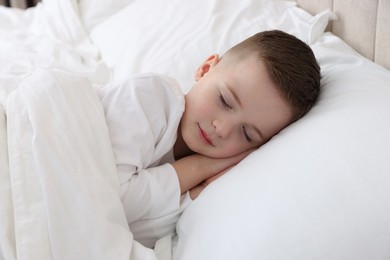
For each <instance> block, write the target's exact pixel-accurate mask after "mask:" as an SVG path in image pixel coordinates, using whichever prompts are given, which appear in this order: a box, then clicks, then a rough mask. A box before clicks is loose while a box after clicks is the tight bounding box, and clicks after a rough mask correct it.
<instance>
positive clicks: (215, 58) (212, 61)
mask: <svg viewBox="0 0 390 260" xmlns="http://www.w3.org/2000/svg"><path fill="white" fill-rule="evenodd" d="M219 61H220V58H219V55H218V54H213V55H211V56H210V57H208V58H207V60H205V61H204V62H203V63H202V64H201V65H200V66H199V68H198V69H197V70H196V71H195V75H194V77H195V80H196V81H198V80H200V79H201V78H202V77H203V76H204V75H205V74H206V73H207V72H209V71H210V70H211V69H212V68H214V66H215V65H217V64H218V62H219Z"/></svg>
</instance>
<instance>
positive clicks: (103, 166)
mask: <svg viewBox="0 0 390 260" xmlns="http://www.w3.org/2000/svg"><path fill="white" fill-rule="evenodd" d="M4 116H5V115H4V112H3V113H2V114H1V117H0V122H1V132H0V133H1V135H0V138H1V143H2V144H7V142H6V141H5V140H6V138H8V159H7V153H4V151H6V150H7V146H5V145H2V146H1V149H2V153H1V155H2V156H1V158H0V165H1V169H5V170H2V172H1V180H0V181H1V182H0V183H1V197H0V199H1V202H0V205H1V218H0V219H1V226H2V227H5V229H4V230H2V232H1V235H2V237H1V240H0V242H1V252H2V254H0V256H1V255H3V257H4V258H5V259H157V255H156V252H155V251H153V250H151V249H148V248H145V247H143V246H142V245H140V244H139V243H137V242H135V241H133V235H132V233H131V232H130V230H129V228H128V225H127V220H126V217H125V213H124V211H123V207H122V205H121V201H120V197H119V184H118V179H117V174H116V167H115V162H114V159H113V154H112V150H111V143H110V139H109V135H108V130H107V126H106V122H105V117H104V112H103V109H102V105H101V103H100V100H99V98H98V97H97V95H96V93H95V90H94V89H93V87H92V85H91V84H90V82H89V81H88V80H87V79H86V78H85V77H81V76H75V75H73V74H70V73H66V72H61V71H51V70H42V69H38V70H36V71H34V72H33V73H32V74H31V75H29V76H27V77H25V78H24V79H23V80H22V81H21V83H20V84H19V87H18V88H17V89H15V90H14V91H12V92H11V94H10V95H9V96H8V98H7V113H6V122H5V117H4ZM6 124H7V129H5V125H6ZM6 132H7V134H5V133H6ZM6 136H7V137H6ZM8 160H9V168H8V167H7V161H8ZM170 243H171V240H170V239H169V238H168V239H167V238H165V239H163V240H162V241H160V242H159V244H158V246H157V248H156V250H157V251H159V252H160V253H159V254H160V256H161V257H162V255H165V257H166V258H165V259H170V251H171V244H170ZM160 259H161V258H160Z"/></svg>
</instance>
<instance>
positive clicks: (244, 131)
mask: <svg viewBox="0 0 390 260" xmlns="http://www.w3.org/2000/svg"><path fill="white" fill-rule="evenodd" d="M242 132H243V133H244V136H245V139H246V140H247V141H248V142H249V143H251V142H252V138H250V136H249V135H248V133H247V132H246V129H245V126H242Z"/></svg>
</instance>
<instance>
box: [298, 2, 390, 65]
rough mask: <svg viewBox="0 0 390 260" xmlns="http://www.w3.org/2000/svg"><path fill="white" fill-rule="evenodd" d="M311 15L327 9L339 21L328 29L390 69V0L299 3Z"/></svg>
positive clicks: (364, 54) (366, 55)
mask: <svg viewBox="0 0 390 260" xmlns="http://www.w3.org/2000/svg"><path fill="white" fill-rule="evenodd" d="M296 1H297V3H298V6H300V7H301V8H303V9H305V10H307V11H308V12H309V13H311V14H317V13H319V12H321V11H324V10H326V9H330V10H331V11H333V12H334V13H335V14H336V15H337V17H338V20H336V21H333V22H332V23H331V24H330V25H329V27H328V30H329V31H331V32H332V33H334V34H335V35H337V36H339V37H340V38H341V39H343V40H344V41H345V42H347V43H348V44H349V45H350V46H352V47H353V48H354V49H355V50H357V51H358V52H359V53H360V54H362V55H363V56H365V57H367V58H369V59H370V60H372V61H374V62H376V63H378V64H381V65H382V66H384V67H386V68H387V69H390V0H357V1H356V0H314V1H313V0H296Z"/></svg>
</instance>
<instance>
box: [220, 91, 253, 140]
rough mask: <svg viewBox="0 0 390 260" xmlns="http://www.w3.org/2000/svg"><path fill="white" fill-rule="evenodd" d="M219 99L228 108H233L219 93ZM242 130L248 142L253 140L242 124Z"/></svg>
mask: <svg viewBox="0 0 390 260" xmlns="http://www.w3.org/2000/svg"><path fill="white" fill-rule="evenodd" d="M219 101H220V102H221V104H222V105H223V106H224V107H225V108H227V109H232V107H231V106H230V105H229V104H228V103H227V102H226V100H225V99H224V98H223V96H222V94H220V95H219ZM242 132H243V133H244V136H245V139H246V140H247V141H248V142H252V139H251V138H250V137H249V135H248V133H247V132H246V129H245V126H242Z"/></svg>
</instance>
